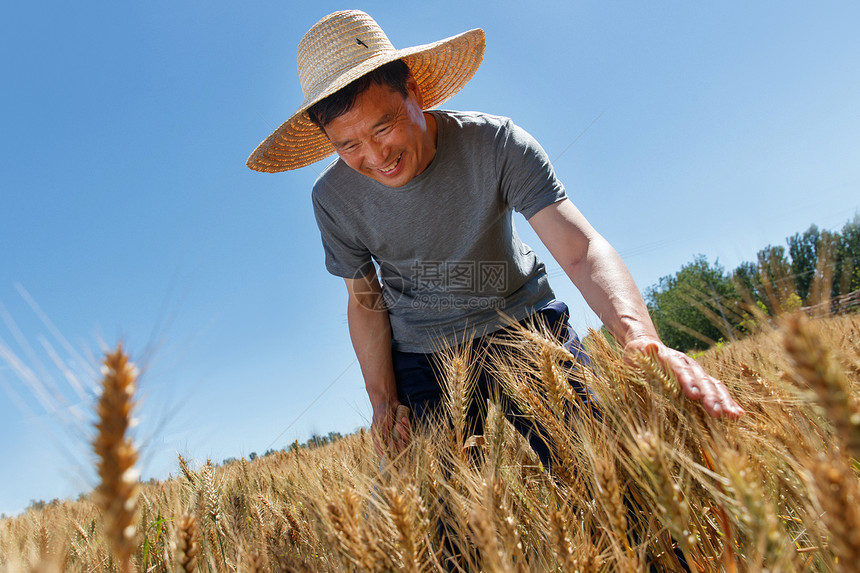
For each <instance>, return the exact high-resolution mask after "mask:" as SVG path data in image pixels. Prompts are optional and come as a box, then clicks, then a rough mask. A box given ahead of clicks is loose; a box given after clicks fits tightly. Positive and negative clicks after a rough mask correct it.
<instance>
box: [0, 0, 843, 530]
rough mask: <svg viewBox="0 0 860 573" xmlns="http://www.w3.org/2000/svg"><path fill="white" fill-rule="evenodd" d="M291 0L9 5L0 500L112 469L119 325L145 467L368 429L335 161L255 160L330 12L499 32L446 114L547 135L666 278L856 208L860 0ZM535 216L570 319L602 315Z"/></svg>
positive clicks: (418, 31)
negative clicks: (320, 202)
mask: <svg viewBox="0 0 860 573" xmlns="http://www.w3.org/2000/svg"><path fill="white" fill-rule="evenodd" d="M296 4H297V3H293V2H262V1H259V2H258V1H249V2H241V3H238V2H217V1H213V0H208V1H206V2H202V1H194V2H161V1H153V2H148V3H145V4H139V5H127V4H126V3H107V2H103V3H95V2H90V3H74V4H69V3H63V2H38V1H34V2H27V3H15V4H13V5H10V6H9V7H6V8H5V9H4V16H3V18H2V19H1V20H0V53H2V54H3V55H2V57H0V58H2V59H0V74H2V77H3V78H4V82H3V88H2V90H0V104H2V109H3V110H4V113H3V114H2V117H0V127H2V129H0V133H2V138H0V167H2V168H0V304H2V307H0V348H2V349H5V353H4V355H5V358H2V357H0V435H2V436H3V437H4V439H3V440H0V460H3V467H2V471H1V472H0V513H7V514H9V513H13V512H16V511H18V510H20V509H23V508H24V507H25V506H26V505H27V503H28V501H29V500H30V499H46V500H47V499H51V498H54V497H68V496H75V495H77V493H79V492H81V491H85V490H87V489H88V488H90V487H91V486H92V485H93V478H92V470H91V469H90V468H91V466H92V459H91V455H90V453H89V450H88V449H87V446H86V439H87V436H88V435H89V434H90V429H89V423H90V422H91V419H90V417H89V416H90V415H89V414H88V412H89V411H90V409H91V406H92V402H93V395H92V387H93V381H94V377H95V376H96V373H97V371H98V364H97V362H98V357H99V355H100V353H101V351H102V350H103V348H104V347H105V346H113V345H115V344H116V343H117V342H118V341H123V342H124V344H125V346H126V347H127V348H128V350H129V351H130V352H131V354H132V358H133V359H134V360H136V361H137V362H138V363H139V364H140V365H141V367H142V368H143V376H142V378H141V383H140V386H141V388H140V392H141V396H142V401H141V404H140V407H139V410H138V416H139V418H140V424H139V426H138V427H137V435H138V439H139V441H140V443H141V446H142V448H143V464H142V468H141V469H142V471H143V475H144V477H150V476H155V477H158V478H163V477H165V476H166V475H167V474H168V473H170V472H174V473H175V472H176V469H175V468H176V462H175V460H176V454H177V452H181V453H182V454H183V455H186V456H187V457H189V458H191V459H193V460H197V461H205V460H206V459H207V458H212V459H213V460H215V461H220V460H222V459H224V458H227V457H231V456H235V457H239V456H242V455H246V456H247V455H248V454H250V453H251V452H257V453H262V452H264V451H266V450H267V449H269V448H280V447H283V446H285V445H287V444H289V443H290V442H292V441H293V440H294V439H298V440H300V441H304V440H306V439H307V438H308V436H309V435H310V434H311V433H312V432H317V433H322V434H325V433H328V432H329V431H339V432H343V433H346V432H351V431H353V430H355V429H356V428H357V427H359V426H362V425H365V424H366V423H367V421H368V419H369V415H370V408H369V405H368V403H367V399H366V395H365V393H364V389H363V382H362V380H361V376H360V373H359V369H358V367H357V364H356V363H355V361H354V355H353V352H352V348H351V346H350V344H349V337H348V333H347V329H346V313H345V300H346V298H345V289H344V287H343V283H342V281H341V280H340V279H338V278H335V277H332V276H330V275H328V274H327V273H326V271H325V268H324V266H323V254H322V248H321V246H320V241H319V235H318V233H317V230H316V227H315V223H314V219H313V214H312V209H311V203H310V193H309V192H310V186H311V184H312V183H313V180H314V178H315V177H316V175H317V173H318V172H319V171H320V170H321V168H322V167H323V166H324V165H325V163H320V164H316V165H314V166H311V167H307V168H305V169H302V170H299V171H295V172H288V173H283V174H277V175H270V174H259V173H255V172H252V171H250V170H248V169H247V168H246V167H245V165H244V163H245V159H246V157H247V156H248V155H249V153H250V152H251V151H252V150H253V149H254V147H255V146H256V145H257V144H258V143H259V142H260V141H261V140H262V139H263V138H265V137H266V136H267V135H268V134H269V133H270V132H271V131H272V130H273V129H274V127H276V126H277V125H278V124H280V123H281V122H282V121H283V120H285V119H286V118H287V117H289V116H290V115H291V114H292V112H293V110H294V109H295V107H297V106H298V104H299V103H300V101H301V99H302V97H301V90H300V88H299V85H298V79H297V74H296V70H295V47H296V45H297V43H298V41H299V39H300V37H301V36H302V34H303V33H304V32H305V31H306V30H307V29H308V28H309V27H310V26H311V25H313V24H314V23H315V22H316V21H317V20H318V19H319V18H321V17H322V16H324V15H325V14H327V13H329V12H332V11H335V10H338V9H343V8H347V7H358V8H361V9H363V10H365V11H367V12H368V13H370V14H371V15H372V16H374V17H375V18H376V19H377V21H378V22H379V23H380V24H381V25H382V26H383V28H384V29H385V30H386V32H387V33H388V35H389V37H390V39H391V40H392V42H393V43H394V45H395V46H396V47H407V46H411V45H416V44H421V43H426V42H431V41H435V40H438V39H441V38H443V37H447V36H451V35H454V34H457V33H459V32H462V31H465V30H467V29H471V28H476V27H481V28H483V29H484V30H485V31H486V34H487V50H486V55H485V59H484V63H483V65H482V66H481V68H480V69H479V71H478V73H477V74H476V76H475V78H474V79H473V80H472V81H471V82H470V84H469V85H468V86H467V87H466V88H465V89H464V90H463V91H462V92H461V93H460V94H458V95H457V96H456V97H455V98H454V99H452V100H451V101H450V102H449V103H448V104H446V105H445V107H450V108H454V109H475V110H481V111H486V112H491V113H496V114H500V115H507V116H510V117H512V118H513V119H514V121H516V122H517V123H518V124H520V125H521V126H523V127H524V128H526V129H527V130H528V131H530V132H531V133H532V134H533V135H534V136H535V137H536V138H537V139H538V141H540V142H541V144H542V145H543V146H544V148H545V149H546V150H547V152H548V154H549V156H550V157H551V158H552V159H554V162H555V167H556V171H557V172H558V174H559V175H560V177H561V178H562V181H563V182H564V183H565V185H566V187H567V189H568V192H569V194H570V195H571V197H572V198H573V200H574V202H575V203H576V204H577V205H578V206H579V208H580V209H581V210H582V211H583V212H584V213H585V215H586V216H587V217H588V218H589V219H590V221H591V222H592V223H593V224H594V225H595V226H596V227H597V229H598V230H599V231H600V232H601V233H603V235H604V236H606V237H607V238H608V239H609V240H610V242H612V243H613V244H614V245H615V247H616V248H617V249H618V250H619V252H621V254H622V255H623V256H625V258H626V260H627V263H628V266H629V267H630V270H631V272H632V273H633V275H634V278H635V279H636V280H637V283H638V284H639V285H640V287H641V288H642V289H643V290H644V289H645V288H646V287H648V286H650V285H652V284H654V283H656V282H657V280H658V279H659V278H660V277H661V276H664V275H667V274H672V273H674V272H676V271H677V270H678V269H679V268H680V266H681V265H682V264H684V263H686V262H689V261H691V260H692V258H693V256H694V255H695V254H697V253H702V254H704V255H706V256H707V257H708V258H709V260H711V261H713V260H715V259H718V260H719V261H720V263H721V264H723V265H724V266H725V267H727V268H729V269H731V268H734V267H735V266H736V265H737V264H739V263H740V262H742V261H744V260H752V259H753V258H754V257H755V253H756V251H757V250H758V249H760V248H762V247H764V246H766V245H767V244H780V243H782V242H783V241H784V239H785V237H786V236H788V235H790V234H793V233H795V232H798V231H803V230H805V229H806V228H807V227H808V226H809V225H810V224H812V223H816V224H818V225H819V226H820V227H824V228H831V229H838V228H841V226H842V225H843V224H844V223H845V222H846V221H847V220H848V219H850V218H851V217H853V215H854V214H855V212H857V210H858V208H860V193H858V190H860V161H858V159H860V105H858V102H860V73H858V68H860V37H858V35H857V34H856V30H857V28H858V24H860V6H858V5H857V4H856V3H853V2H830V3H827V4H826V7H825V6H824V5H823V4H821V3H816V4H815V5H813V4H810V3H804V2H775V1H772V2H756V3H749V2H722V3H718V4H716V3H715V4H709V5H705V4H704V3H691V2H680V1H678V2H649V3H644V2H633V1H629V2H545V3H531V4H526V3H523V2H507V1H494V2H487V3H484V2H473V3H465V2H450V1H447V0H443V1H437V2H433V3H422V4H415V5H414V7H413V5H411V4H410V3H400V4H398V5H397V7H394V4H392V3H390V2H365V3H361V4H359V5H358V6H356V5H351V6H350V5H343V4H334V3H331V2H314V3H304V4H301V5H300V6H297V5H296ZM525 6H527V8H525ZM517 224H518V230H519V231H520V232H521V235H522V236H523V237H524V239H525V240H526V242H528V243H530V244H531V245H532V246H533V247H535V249H536V250H537V251H538V252H539V253H540V254H542V256H543V257H544V259H545V260H546V262H547V264H548V267H549V268H550V273H551V276H552V277H553V280H554V287H555V289H556V292H557V294H558V296H559V298H562V299H564V300H566V301H567V302H568V304H569V305H570V306H571V308H572V320H573V322H574V325H575V326H576V327H577V328H578V329H580V330H583V329H585V328H587V327H589V326H592V327H594V326H598V322H597V320H596V318H595V317H594V315H593V314H591V313H590V311H588V309H587V307H586V305H585V303H584V302H583V301H582V299H581V298H579V296H578V295H577V293H576V292H575V289H574V288H573V287H572V286H571V285H570V284H569V282H568V281H567V280H566V279H565V277H563V276H560V273H559V272H558V271H557V269H558V265H556V264H555V263H554V261H552V260H551V259H550V257H549V255H547V254H546V252H545V250H543V249H542V248H541V246H540V245H539V244H538V241H537V239H536V238H535V237H534V235H533V234H532V233H531V232H530V229H529V228H528V226H527V224H526V223H525V221H523V220H522V219H521V218H520V219H518V220H517ZM13 354H14V356H15V357H17V359H19V360H20V363H19V364H18V365H17V366H16V365H15V360H14V359H12V358H11V356H12V355H13ZM52 354H55V355H56V356H57V357H58V358H59V360H58V362H59V363H60V364H62V365H63V367H64V368H65V369H66V370H67V372H70V373H72V374H73V375H74V378H73V379H74V380H76V382H74V383H73V382H70V381H69V378H68V377H67V376H65V375H64V373H63V371H62V369H60V368H58V367H57V366H56V365H55V364H54V362H55V361H54V360H53V359H52ZM22 369H24V370H30V371H32V372H33V375H34V377H35V379H37V380H39V382H38V383H36V384H34V383H32V382H29V383H28V382H27V381H26V378H27V375H26V374H22ZM76 384H77V386H76ZM39 388H44V389H43V390H40V389H39Z"/></svg>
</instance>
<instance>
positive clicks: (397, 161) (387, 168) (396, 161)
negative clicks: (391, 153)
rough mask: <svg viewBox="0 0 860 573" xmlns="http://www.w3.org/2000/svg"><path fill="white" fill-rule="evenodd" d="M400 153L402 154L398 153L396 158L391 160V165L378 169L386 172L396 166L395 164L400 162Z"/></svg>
mask: <svg viewBox="0 0 860 573" xmlns="http://www.w3.org/2000/svg"><path fill="white" fill-rule="evenodd" d="M402 155H403V154H402V153H401V154H400V155H398V156H397V159H395V160H394V161H392V162H391V165H389V166H387V167H383V168H382V169H380V171H382V172H383V173H388V172H389V171H391V170H392V169H394V168H395V167H397V164H398V163H400V157H401V156H402Z"/></svg>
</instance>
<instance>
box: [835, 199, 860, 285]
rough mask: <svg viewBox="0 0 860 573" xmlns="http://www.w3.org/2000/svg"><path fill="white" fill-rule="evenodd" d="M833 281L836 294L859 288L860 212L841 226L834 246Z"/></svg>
mask: <svg viewBox="0 0 860 573" xmlns="http://www.w3.org/2000/svg"><path fill="white" fill-rule="evenodd" d="M834 282H835V286H836V287H837V288H838V289H839V293H838V294H848V293H850V292H854V291H855V290H857V289H860V214H857V215H854V219H852V220H851V221H848V222H847V223H845V226H844V227H842V232H841V234H840V235H839V239H838V245H837V247H836V269H835V281H834Z"/></svg>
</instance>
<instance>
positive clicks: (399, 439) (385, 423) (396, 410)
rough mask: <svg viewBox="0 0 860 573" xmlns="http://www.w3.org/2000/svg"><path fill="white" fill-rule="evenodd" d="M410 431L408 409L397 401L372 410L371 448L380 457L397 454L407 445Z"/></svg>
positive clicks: (385, 403)
mask: <svg viewBox="0 0 860 573" xmlns="http://www.w3.org/2000/svg"><path fill="white" fill-rule="evenodd" d="M411 431H412V426H411V424H410V423H409V408H408V407H406V406H404V405H403V404H401V403H400V402H398V401H397V400H395V401H394V402H384V403H383V404H381V405H380V406H378V407H375V408H374V409H373V420H372V421H371V423H370V435H371V436H372V437H373V447H374V448H375V449H376V453H377V454H379V456H380V457H382V456H384V455H385V454H386V452H389V453H394V454H397V453H399V452H400V451H401V450H402V449H403V448H404V447H405V446H406V444H408V443H409V436H410V433H411Z"/></svg>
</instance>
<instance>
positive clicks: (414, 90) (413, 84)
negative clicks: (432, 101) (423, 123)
mask: <svg viewBox="0 0 860 573" xmlns="http://www.w3.org/2000/svg"><path fill="white" fill-rule="evenodd" d="M406 91H407V92H408V94H410V95H412V97H414V98H415V101H417V102H418V107H420V108H421V109H424V94H422V93H421V88H420V87H419V86H418V82H417V81H415V77H414V76H413V75H412V72H409V77H408V78H406Z"/></svg>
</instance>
